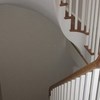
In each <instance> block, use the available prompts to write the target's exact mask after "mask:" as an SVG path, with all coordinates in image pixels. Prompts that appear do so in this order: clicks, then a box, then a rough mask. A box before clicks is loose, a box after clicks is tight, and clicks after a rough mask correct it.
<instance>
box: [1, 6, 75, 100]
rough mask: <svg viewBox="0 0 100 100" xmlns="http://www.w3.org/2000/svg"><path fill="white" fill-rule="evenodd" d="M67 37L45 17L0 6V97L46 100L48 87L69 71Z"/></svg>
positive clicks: (71, 62) (70, 61)
mask: <svg viewBox="0 0 100 100" xmlns="http://www.w3.org/2000/svg"><path fill="white" fill-rule="evenodd" d="M70 56H71V55H70V49H69V43H68V40H66V38H65V37H64V36H63V34H62V32H61V31H60V30H59V29H58V27H56V26H55V25H54V24H53V23H51V22H50V21H49V20H48V19H46V18H44V17H42V16H41V15H40V14H38V13H36V12H34V11H31V10H27V9H24V8H18V7H14V6H8V5H2V6H0V84H1V90H2V96H3V100H48V87H49V86H50V85H51V84H53V83H55V82H57V81H58V80H60V79H62V78H64V77H65V76H67V75H68V74H69V73H71V72H72V66H74V65H75V63H74V62H73V60H72V59H71V57H70Z"/></svg>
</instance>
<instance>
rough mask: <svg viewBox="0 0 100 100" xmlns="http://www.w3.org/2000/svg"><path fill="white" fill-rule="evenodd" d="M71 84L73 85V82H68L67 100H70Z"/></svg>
mask: <svg viewBox="0 0 100 100" xmlns="http://www.w3.org/2000/svg"><path fill="white" fill-rule="evenodd" d="M70 86H71V82H70V81H69V82H68V91H67V100H70Z"/></svg>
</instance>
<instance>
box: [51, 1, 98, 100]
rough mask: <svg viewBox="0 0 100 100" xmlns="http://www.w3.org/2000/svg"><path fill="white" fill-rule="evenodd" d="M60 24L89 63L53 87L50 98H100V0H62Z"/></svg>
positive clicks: (88, 99)
mask: <svg viewBox="0 0 100 100" xmlns="http://www.w3.org/2000/svg"><path fill="white" fill-rule="evenodd" d="M57 9H58V10H57V15H58V21H59V25H60V27H61V30H62V32H63V34H64V35H65V37H66V38H67V39H69V41H71V42H72V44H73V45H74V47H75V48H76V49H77V51H78V52H79V53H80V55H81V56H82V57H83V59H85V60H86V62H88V63H89V64H87V65H86V66H85V67H83V68H81V69H80V70H78V71H76V72H75V73H73V74H71V75H69V76H68V77H66V78H64V79H62V80H60V81H59V82H57V83H55V84H53V85H52V86H50V88H49V97H50V100H100V55H99V51H100V28H99V27H100V0H61V1H60V2H59V6H57Z"/></svg>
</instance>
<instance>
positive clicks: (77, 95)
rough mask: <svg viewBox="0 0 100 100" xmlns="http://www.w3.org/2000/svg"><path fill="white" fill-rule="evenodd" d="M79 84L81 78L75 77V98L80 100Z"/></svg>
mask: <svg viewBox="0 0 100 100" xmlns="http://www.w3.org/2000/svg"><path fill="white" fill-rule="evenodd" d="M79 84H80V78H76V79H75V95H74V100H78V97H79Z"/></svg>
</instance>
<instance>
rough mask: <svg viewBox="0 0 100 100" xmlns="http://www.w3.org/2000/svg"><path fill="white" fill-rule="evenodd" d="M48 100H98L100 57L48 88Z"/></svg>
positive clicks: (99, 97) (99, 91)
mask: <svg viewBox="0 0 100 100" xmlns="http://www.w3.org/2000/svg"><path fill="white" fill-rule="evenodd" d="M49 96H50V100H100V57H98V59H97V60H96V61H94V62H93V63H91V64H89V65H87V66H85V67H83V68H82V69H80V70H78V71H77V72H75V73H73V74H72V75H70V76H68V77H66V78H64V79H63V80H61V81H59V82H57V83H55V84H53V85H52V86H51V87H50V88H49Z"/></svg>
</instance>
